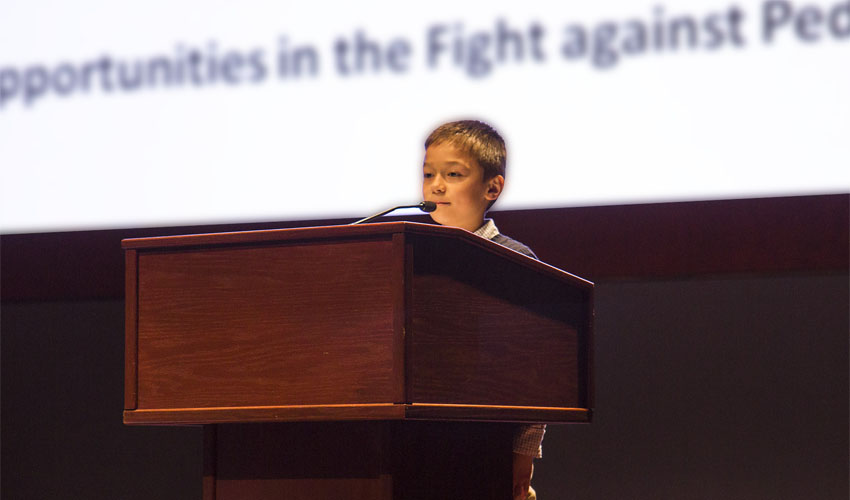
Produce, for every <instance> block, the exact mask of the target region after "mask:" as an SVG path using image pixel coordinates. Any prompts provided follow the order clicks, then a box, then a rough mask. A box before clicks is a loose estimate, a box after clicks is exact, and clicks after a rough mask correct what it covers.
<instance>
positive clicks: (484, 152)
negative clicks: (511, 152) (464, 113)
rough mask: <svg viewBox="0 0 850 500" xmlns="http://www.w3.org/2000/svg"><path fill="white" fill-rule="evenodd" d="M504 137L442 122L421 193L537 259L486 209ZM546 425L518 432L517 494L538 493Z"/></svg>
mask: <svg viewBox="0 0 850 500" xmlns="http://www.w3.org/2000/svg"><path fill="white" fill-rule="evenodd" d="M506 156H507V154H506V150H505V141H504V140H503V139H502V137H501V136H500V135H499V133H498V132H496V131H495V130H494V129H493V128H492V127H491V126H489V125H487V124H486V123H483V122H479V121H474V120H464V121H457V122H450V123H446V124H444V125H441V126H439V127H437V129H436V130H434V131H433V132H431V135H429V136H428V139H427V140H426V141H425V162H424V165H423V178H422V198H423V199H424V200H426V201H433V202H434V203H436V204H437V209H436V210H435V211H433V212H431V218H432V219H433V220H434V222H437V223H438V224H442V225H444V226H454V227H459V228H462V229H466V230H467V231H470V232H472V233H475V234H477V235H478V236H481V237H482V238H487V239H489V240H492V241H494V242H496V243H499V244H500V245H503V246H506V247H508V248H510V249H511V250H515V251H517V252H519V253H522V254H524V255H527V256H529V257H532V258H535V259H536V258H537V256H536V255H534V252H532V251H531V249H530V248H528V247H527V246H525V245H523V244H522V243H520V242H518V241H516V240H513V239H511V238H508V237H507V236H505V235H503V234H500V233H499V230H498V229H497V228H496V225H495V224H494V223H493V220H492V219H485V218H484V215H485V214H486V213H487V210H488V209H489V208H490V207H491V206H492V205H493V203H495V202H496V200H497V199H498V198H499V195H500V194H502V189H504V187H505V163H506ZM544 432H545V426H543V425H522V426H518V427H517V431H516V433H515V436H514V448H513V449H514V453H513V463H514V467H513V485H514V489H513V496H514V499H518V500H526V498H536V497H535V494H534V490H533V489H531V486H530V484H529V483H530V481H531V472H532V461H533V459H534V458H535V457H539V456H540V443H541V442H542V440H543V434H544Z"/></svg>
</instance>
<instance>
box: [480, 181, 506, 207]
mask: <svg viewBox="0 0 850 500" xmlns="http://www.w3.org/2000/svg"><path fill="white" fill-rule="evenodd" d="M504 188H505V177H504V176H502V175H497V176H495V177H493V178H491V179H490V180H489V181H487V192H486V193H485V194H484V198H486V199H488V200H490V201H496V199H497V198H499V195H500V194H502V189H504Z"/></svg>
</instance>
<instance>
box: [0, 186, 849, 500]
mask: <svg viewBox="0 0 850 500" xmlns="http://www.w3.org/2000/svg"><path fill="white" fill-rule="evenodd" d="M848 199H850V198H848V196H847V195H837V196H820V197H799V198H786V199H767V200H736V201H728V202H699V203H684V204H659V205H639V206H630V207H596V208H586V209H563V210H542V211H530V212H505V213H501V214H495V217H496V218H497V222H499V225H500V227H501V229H502V230H503V231H504V232H505V233H506V234H509V235H511V236H515V237H517V238H518V239H520V240H522V241H525V242H526V243H528V244H529V245H530V246H532V248H534V249H535V250H536V251H537V252H538V254H540V255H541V257H542V258H543V259H544V260H547V261H549V262H552V263H554V264H555V265H557V266H559V267H562V268H565V269H567V270H569V271H574V272H576V273H577V274H583V275H584V276H586V277H588V278H590V279H593V280H595V281H596V283H597V290H596V314H597V335H596V364H595V369H596V413H595V417H594V422H593V423H592V424H590V425H571V426H552V427H550V429H549V431H548V433H547V437H546V440H545V442H544V459H543V460H541V461H539V462H538V465H537V471H536V473H535V479H534V481H533V483H534V484H535V486H536V488H537V489H538V492H539V493H540V498H541V499H542V500H550V499H552V500H554V499H571V498H576V499H610V498H633V499H658V498H671V499H678V498H740V499H799V498H822V499H832V498H835V499H845V498H847V496H848V472H847V471H848V446H850V443H848V400H849V398H850V394H848V367H849V366H850V365H848V347H849V346H848V335H850V334H849V333H848V332H850V319H848V314H849V313H848V303H850V286H849V285H848V266H847V260H848V236H847V231H848V229H847V225H848ZM290 225H294V224H290ZM547 228H548V229H547ZM183 229H185V228H183ZM213 229H216V230H217V229H223V228H213ZM233 229H244V227H238V228H237V227H234V228H233ZM146 231H151V230H146ZM173 232H186V231H185V230H184V231H180V229H179V228H177V229H175V228H168V229H162V230H161V233H162V234H165V233H172V234H173ZM138 233H139V231H136V230H128V231H124V232H121V231H115V232H108V231H107V232H94V233H65V234H42V235H11V236H4V237H3V240H2V279H3V281H2V291H3V297H4V301H3V304H2V311H0V312H2V314H0V318H1V319H2V325H0V328H2V330H1V331H2V347H1V348H0V353H2V359H0V368H2V373H0V375H1V376H2V476H0V478H1V479H0V480H2V484H0V486H2V498H4V499H7V498H8V499H44V498H67V499H86V500H91V499H110V500H111V499H116V498H120V499H135V498H139V499H141V498H146V499H147V498H159V499H180V500H183V499H191V498H196V499H199V498H200V496H201V490H200V475H201V432H200V430H199V429H198V428H191V427H185V428H180V427H174V428H155V427H125V426H123V424H122V423H121V413H122V406H123V387H122V384H123V303H122V301H121V297H120V292H121V263H122V261H121V259H120V255H121V252H120V249H119V248H118V240H120V237H123V236H126V235H133V236H135V235H138ZM573 264H574V265H573Z"/></svg>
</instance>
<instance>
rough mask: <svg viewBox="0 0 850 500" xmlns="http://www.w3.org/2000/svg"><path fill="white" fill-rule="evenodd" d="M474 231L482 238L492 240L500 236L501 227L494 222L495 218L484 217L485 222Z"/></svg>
mask: <svg viewBox="0 0 850 500" xmlns="http://www.w3.org/2000/svg"><path fill="white" fill-rule="evenodd" d="M472 233H473V234H477V235H478V236H481V237H482V238H485V239H488V240H492V239H493V238H495V237H496V236H499V228H497V227H496V223H495V222H493V219H484V224H483V225H482V226H481V227H479V228H478V229H476V230H475V231H473V232H472Z"/></svg>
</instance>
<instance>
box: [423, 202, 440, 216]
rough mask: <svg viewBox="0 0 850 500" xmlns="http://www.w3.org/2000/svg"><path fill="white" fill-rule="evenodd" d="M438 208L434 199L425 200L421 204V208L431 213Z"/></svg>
mask: <svg viewBox="0 0 850 500" xmlns="http://www.w3.org/2000/svg"><path fill="white" fill-rule="evenodd" d="M436 209H437V204H436V203H434V202H433V201H423V202H422V203H420V204H419V210H422V211H423V212H428V213H431V212H433V211H434V210H436Z"/></svg>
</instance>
